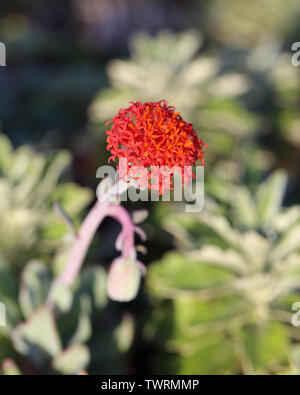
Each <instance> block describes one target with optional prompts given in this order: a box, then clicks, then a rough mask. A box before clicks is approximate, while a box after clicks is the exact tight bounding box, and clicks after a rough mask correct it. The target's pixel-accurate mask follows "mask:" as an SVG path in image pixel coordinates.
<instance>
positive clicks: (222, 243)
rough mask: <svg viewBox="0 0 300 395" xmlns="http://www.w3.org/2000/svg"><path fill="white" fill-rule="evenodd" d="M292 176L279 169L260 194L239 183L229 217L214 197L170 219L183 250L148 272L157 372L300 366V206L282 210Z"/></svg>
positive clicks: (291, 369)
mask: <svg viewBox="0 0 300 395" xmlns="http://www.w3.org/2000/svg"><path fill="white" fill-rule="evenodd" d="M286 181H287V179H286V175H285V174H284V173H283V172H277V173H274V174H272V175H271V176H270V177H269V178H268V179H267V180H266V181H265V182H264V183H262V184H261V185H260V186H259V187H258V188H257V191H256V193H255V194H252V193H250V191H249V190H248V189H247V188H245V187H243V186H234V185H233V186H232V188H231V201H230V210H231V216H230V222H229V220H228V219H226V217H224V216H222V215H220V211H221V210H220V207H219V206H218V205H217V204H216V202H213V201H212V202H210V203H208V204H207V206H206V210H205V212H201V213H197V214H194V215H192V216H191V215H189V214H186V213H182V214H174V215H171V216H169V217H168V218H166V219H165V220H164V223H165V227H166V229H167V230H168V231H169V232H171V233H172V234H173V235H174V237H175V238H176V240H177V244H178V249H179V251H178V252H172V253H169V254H167V255H166V256H165V257H164V258H163V259H162V261H161V262H156V263H154V264H153V265H151V267H150V270H149V273H148V287H149V291H150V295H151V301H152V307H153V313H152V318H151V320H150V321H149V322H148V323H147V324H146V327H145V336H146V337H147V338H148V339H149V340H151V341H153V342H158V343H159V344H160V345H161V348H160V349H161V350H162V352H161V353H158V355H156V360H155V369H156V373H158V372H159V373H162V370H163V372H164V373H180V374H199V373H208V374H213V373H214V374H216V373H219V374H220V373H231V374H239V373H244V374H253V373H256V374H275V373H276V374H278V373H295V372H297V371H299V365H298V364H297V363H295V361H294V360H293V343H294V341H296V340H298V339H299V335H298V334H297V331H296V330H295V328H294V327H292V325H291V323H290V319H291V314H290V311H291V306H292V303H293V302H294V301H297V300H298V299H299V297H300V295H299V289H300V277H299V273H300V272H299V263H300V245H299V240H300V207H299V206H292V207H290V208H289V209H282V207H281V204H282V199H283V196H284V192H285V187H286ZM209 206H210V208H208V207H209ZM228 218H229V217H228Z"/></svg>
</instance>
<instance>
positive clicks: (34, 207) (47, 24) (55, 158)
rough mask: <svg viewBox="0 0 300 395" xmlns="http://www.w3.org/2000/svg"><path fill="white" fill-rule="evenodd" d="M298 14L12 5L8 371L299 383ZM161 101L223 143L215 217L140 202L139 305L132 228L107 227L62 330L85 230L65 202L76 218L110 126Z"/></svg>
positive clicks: (209, 205) (3, 214)
mask: <svg viewBox="0 0 300 395" xmlns="http://www.w3.org/2000/svg"><path fill="white" fill-rule="evenodd" d="M299 17H300V3H299V1H297V0H288V1H286V0H285V1H283V0H272V1H271V0H261V1H260V2H259V5H258V4H257V3H255V2H253V1H251V0H244V1H239V0H228V1H226V2H224V1H222V0H215V1H208V0H203V1H200V0H198V1H196V0H185V1H184V2H183V1H179V0H172V1H171V0H147V1H146V0H85V1H80V0H65V1H63V2H62V1H58V0H26V1H25V0H11V1H9V2H6V3H4V4H2V5H1V11H0V41H1V42H3V43H5V45H6V49H7V60H6V62H7V66H6V67H0V86H1V95H0V130H1V132H2V134H1V136H0V302H1V303H4V304H5V306H6V326H1V327H0V363H1V365H0V366H1V372H2V374H42V373H44V374H45V373H46V374H53V373H59V374H78V373H88V374H151V373H156V374H203V373H204V374H299V373H300V329H299V328H297V326H295V324H294V325H292V323H291V318H292V314H293V312H292V305H293V304H294V303H295V302H298V301H299V302H300V205H299V204H300V198H299V196H300V195H299V193H300V177H299V176H300V155H299V153H300V68H299V67H295V66H293V65H292V62H291V57H292V54H293V52H292V51H291V46H292V44H293V43H294V42H296V41H300V26H299ZM161 99H166V100H168V101H169V103H170V104H172V105H174V106H176V109H177V110H178V111H179V112H180V113H181V114H182V115H183V117H184V119H186V120H187V121H189V122H192V123H193V124H194V127H195V129H196V130H197V132H198V133H199V137H200V138H201V139H202V140H204V142H205V143H206V144H207V145H208V150H206V153H205V158H206V168H205V178H206V181H205V195H206V201H205V209H204V210H203V211H202V212H201V213H185V210H184V203H182V204H180V203H172V202H171V203H167V202H164V203H162V202H159V203H155V204H154V203H151V202H147V203H143V204H142V203H130V202H128V203H126V208H127V209H128V210H129V211H130V212H133V211H135V210H136V209H140V208H142V209H147V210H148V212H149V216H148V217H147V219H145V220H144V221H143V222H142V224H141V226H142V228H143V229H144V230H145V232H146V233H147V237H148V240H147V243H146V247H147V254H146V255H140V260H142V261H143V262H144V263H145V264H146V265H147V268H148V272H147V275H146V277H145V279H144V281H143V284H142V287H141V290H140V292H139V295H138V298H137V299H136V300H135V301H133V302H131V303H124V304H119V303H116V302H112V301H109V300H108V299H107V296H106V273H107V269H108V267H109V264H110V263H111V262H112V260H113V259H114V257H116V256H117V255H118V252H117V251H116V250H115V248H114V242H115V238H116V236H117V234H118V232H119V231H120V228H119V225H118V224H117V223H115V222H114V221H113V220H105V222H104V223H103V224H102V226H101V228H100V229H99V232H98V234H97V235H96V237H95V239H94V241H93V244H92V246H91V248H90V250H89V254H88V256H87V258H86V261H85V264H84V268H83V270H82V272H81V275H80V278H79V279H78V280H77V282H76V284H75V285H74V287H73V288H72V292H70V293H67V292H66V290H61V292H60V293H59V295H58V296H57V306H58V313H57V316H56V318H55V321H54V317H53V316H52V315H51V314H50V313H49V311H48V310H47V309H45V308H44V307H43V306H44V302H45V298H46V296H47V293H48V290H49V286H50V283H51V281H52V279H53V278H54V277H55V276H56V275H57V274H58V273H60V271H61V269H62V267H63V266H64V264H65V262H66V258H67V256H68V253H69V248H70V245H71V244H72V236H71V235H70V233H69V230H68V228H67V227H66V225H65V224H63V223H62V221H61V220H60V218H59V217H58V216H57V214H56V213H55V212H54V210H53V203H54V202H59V203H60V205H61V207H62V208H63V209H64V210H65V212H66V213H67V214H68V215H69V216H70V217H71V218H72V219H73V220H74V221H75V223H76V225H77V226H78V225H79V224H80V222H81V220H82V218H83V217H84V216H85V214H86V213H87V210H88V208H89V207H90V205H91V204H92V203H93V201H94V200H95V189H96V186H97V180H96V176H95V175H96V170H97V168H98V167H99V166H101V165H103V164H106V161H107V158H108V153H107V151H106V143H105V139H106V135H105V130H106V127H105V123H106V122H107V121H108V120H110V119H111V118H112V116H113V115H115V114H116V112H117V110H118V109H119V108H120V107H124V106H125V107H126V105H127V104H128V102H129V101H135V100H142V101H158V100H161ZM139 242H140V241H139V240H138V239H137V243H139ZM296 310H297V308H295V312H296ZM21 323H23V324H22V325H20V324H21ZM296 323H297V322H296Z"/></svg>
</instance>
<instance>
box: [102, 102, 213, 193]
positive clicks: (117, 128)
mask: <svg viewBox="0 0 300 395" xmlns="http://www.w3.org/2000/svg"><path fill="white" fill-rule="evenodd" d="M110 123H112V125H111V129H110V130H108V131H106V133H107V135H108V137H107V149H108V150H109V151H110V152H111V154H112V155H111V156H110V158H109V161H110V160H113V161H116V158H118V159H126V160H127V171H126V173H127V175H129V174H130V171H131V169H133V168H136V167H141V166H142V167H143V168H145V169H147V173H146V174H147V176H146V177H144V178H142V181H141V179H140V184H139V186H141V185H142V184H144V186H148V188H149V189H157V190H159V192H160V194H162V193H164V192H165V191H166V190H168V189H173V185H172V181H168V180H170V177H171V176H172V175H174V173H175V172H179V173H181V175H182V174H183V170H184V168H185V167H187V166H188V167H192V166H195V164H196V161H197V160H200V162H201V164H202V165H204V159H203V156H204V153H203V151H202V149H203V147H206V145H205V144H204V143H203V141H202V140H200V139H199V138H198V136H197V133H196V131H195V130H194V129H193V125H192V124H191V123H187V122H185V121H184V120H183V119H182V117H181V116H180V114H179V113H178V112H176V111H175V108H174V107H172V106H169V104H168V102H166V101H165V100H162V101H159V102H147V103H141V102H140V101H138V102H136V103H131V105H130V106H129V107H127V108H125V109H123V108H121V109H120V110H119V112H118V115H116V116H115V117H113V119H112V121H110V122H108V123H107V125H108V124H110ZM153 167H155V168H160V169H163V170H162V171H160V175H161V179H160V180H159V182H156V183H153V182H151V172H150V169H151V168H153ZM186 174H188V177H184V181H183V184H184V185H187V184H188V183H189V182H190V181H191V177H192V176H193V174H192V171H190V172H188V173H186ZM132 175H133V176H135V174H132V173H131V176H132ZM123 176H124V174H123Z"/></svg>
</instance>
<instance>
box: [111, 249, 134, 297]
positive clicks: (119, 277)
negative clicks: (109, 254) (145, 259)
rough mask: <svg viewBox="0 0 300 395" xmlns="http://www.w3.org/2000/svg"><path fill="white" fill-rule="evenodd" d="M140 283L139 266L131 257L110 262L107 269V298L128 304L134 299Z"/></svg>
mask: <svg viewBox="0 0 300 395" xmlns="http://www.w3.org/2000/svg"><path fill="white" fill-rule="evenodd" d="M140 282H141V269H140V265H139V264H138V263H137V262H136V261H135V260H134V259H133V258H131V257H128V258H123V257H119V258H117V259H115V260H114V261H113V262H112V264H111V267H110V269H109V273H108V280H107V293H108V296H109V297H110V299H112V300H115V301H117V302H129V301H131V300H132V299H134V298H135V297H136V295H137V293H138V289H139V286H140Z"/></svg>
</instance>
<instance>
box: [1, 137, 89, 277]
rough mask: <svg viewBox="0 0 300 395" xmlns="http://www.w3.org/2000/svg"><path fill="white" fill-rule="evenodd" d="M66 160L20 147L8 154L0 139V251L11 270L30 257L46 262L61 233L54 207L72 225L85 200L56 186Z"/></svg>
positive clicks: (73, 189)
mask: <svg viewBox="0 0 300 395" xmlns="http://www.w3.org/2000/svg"><path fill="white" fill-rule="evenodd" d="M70 161H71V157H70V155H69V153H68V152H66V151H61V152H58V153H54V154H53V155H45V154H41V153H37V152H35V151H34V150H33V149H32V148H31V147H30V146H27V145H24V146H21V147H19V148H18V149H16V150H14V149H13V147H12V145H11V143H10V141H9V139H8V138H7V137H6V136H5V135H3V134H2V135H0V193H1V198H0V217H1V223H0V232H1V239H0V251H1V255H2V257H3V258H4V259H5V260H6V262H8V264H10V265H12V266H14V267H15V268H18V269H20V268H22V266H23V265H24V264H25V263H26V262H27V260H28V259H31V258H35V259H36V258H40V257H43V258H45V259H47V258H49V256H51V254H53V252H55V251H56V249H57V248H58V246H59V245H60V243H61V237H62V236H63V235H64V233H65V231H66V227H65V225H64V224H63V223H62V222H61V221H60V219H59V218H58V216H57V215H56V213H55V212H54V210H53V204H54V202H58V203H59V204H60V205H61V206H62V207H63V208H65V209H66V211H67V212H68V214H69V215H71V216H72V217H73V218H74V219H75V220H76V218H78V215H79V214H80V213H81V212H82V210H83V209H84V208H85V207H86V205H87V204H88V203H89V202H90V201H91V197H92V194H91V192H90V190H88V189H87V188H81V187H79V186H78V185H76V184H74V183H61V178H62V174H63V173H64V172H65V170H66V169H67V167H68V166H69V164H70Z"/></svg>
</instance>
